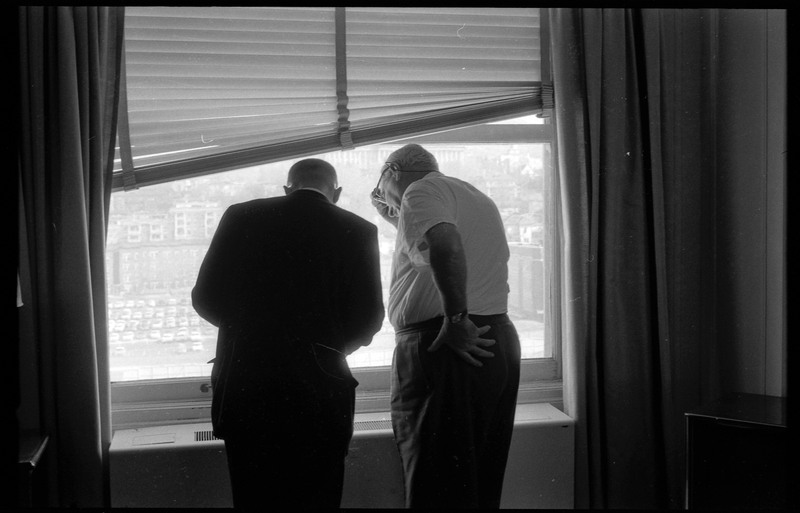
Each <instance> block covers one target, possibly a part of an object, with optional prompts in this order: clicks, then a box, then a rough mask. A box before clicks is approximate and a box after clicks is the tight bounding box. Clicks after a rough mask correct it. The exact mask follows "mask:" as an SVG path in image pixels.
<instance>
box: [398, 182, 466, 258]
mask: <svg viewBox="0 0 800 513" xmlns="http://www.w3.org/2000/svg"><path fill="white" fill-rule="evenodd" d="M439 223H451V224H456V218H455V212H454V201H453V196H452V194H451V193H449V191H448V190H447V189H446V188H443V187H441V186H439V184H437V183H436V181H435V180H426V179H422V180H418V181H416V182H414V183H413V184H411V185H410V186H409V187H408V189H406V192H405V194H404V195H403V203H402V206H401V209H400V223H399V225H398V228H400V232H401V234H402V243H403V246H404V247H403V249H404V250H405V251H406V252H407V254H408V255H409V258H410V259H411V261H412V263H413V264H414V265H415V266H417V267H419V266H425V265H430V259H429V257H428V251H427V249H422V250H421V249H420V248H419V245H420V243H422V242H423V240H424V236H425V232H427V231H428V230H430V229H431V228H432V227H434V226H436V225H437V224H439Z"/></svg>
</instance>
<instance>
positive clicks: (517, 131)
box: [111, 119, 563, 429]
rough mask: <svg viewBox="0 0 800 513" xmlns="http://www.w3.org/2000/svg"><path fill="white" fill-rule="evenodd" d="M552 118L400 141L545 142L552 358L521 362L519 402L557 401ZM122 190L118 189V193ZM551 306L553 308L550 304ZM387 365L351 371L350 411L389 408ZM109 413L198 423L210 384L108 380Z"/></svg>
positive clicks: (205, 416)
mask: <svg viewBox="0 0 800 513" xmlns="http://www.w3.org/2000/svg"><path fill="white" fill-rule="evenodd" d="M554 133H555V129H554V123H553V120H552V119H546V120H545V123H544V124H539V125H512V124H485V125H479V126H474V127H467V128H460V129H455V130H451V131H447V132H440V133H438V134H432V135H426V136H418V137H410V138H406V139H402V142H416V143H419V144H436V143H454V142H458V143H472V144H492V143H494V144H536V143H545V144H550V154H551V158H550V162H549V165H550V169H549V172H548V173H546V174H545V176H546V177H547V178H546V181H545V188H546V194H547V198H546V204H547V205H548V207H547V213H548V215H549V216H550V217H549V222H546V223H545V226H547V230H548V235H549V237H550V244H549V254H548V258H546V259H545V262H546V267H545V275H546V281H545V283H546V293H547V294H549V297H550V301H549V304H550V305H551V308H550V311H549V312H546V315H547V316H548V321H549V322H548V323H547V324H546V326H547V327H548V329H549V330H550V332H549V333H546V335H545V339H546V340H549V341H551V342H552V356H551V357H548V358H536V359H526V360H522V363H521V368H520V370H521V375H520V390H519V395H518V400H517V402H518V403H519V404H524V403H535V402H549V403H552V404H554V405H555V406H557V407H559V406H560V405H561V404H562V402H563V401H562V382H561V367H562V366H561V336H560V327H561V320H560V316H559V313H558V312H559V310H560V295H559V287H558V279H557V277H558V276H559V273H558V268H557V262H558V258H557V257H558V251H559V248H560V246H561V244H560V241H559V239H558V230H557V229H556V224H555V223H554V221H555V219H557V217H556V216H557V215H558V212H557V209H558V204H559V202H558V199H557V198H558V195H557V188H556V187H557V180H555V168H556V158H555V155H556V153H555V152H556V147H555V137H554V135H553V134H554ZM120 193H121V194H124V192H121V191H120ZM553 307H555V308H553ZM390 371H391V367H390V366H382V367H365V368H354V369H352V372H353V376H354V377H355V379H356V380H358V382H359V386H358V388H357V389H356V413H368V412H386V411H389V385H390ZM111 415H112V420H111V421H112V427H113V429H126V428H135V427H144V426H150V425H157V424H165V423H182V422H203V421H208V420H210V418H211V386H210V378H209V377H192V378H170V379H154V380H141V381H124V382H112V383H111Z"/></svg>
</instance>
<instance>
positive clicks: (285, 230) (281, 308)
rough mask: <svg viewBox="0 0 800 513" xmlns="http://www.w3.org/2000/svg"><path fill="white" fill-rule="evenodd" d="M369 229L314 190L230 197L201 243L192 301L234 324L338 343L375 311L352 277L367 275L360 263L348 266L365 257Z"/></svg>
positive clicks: (356, 333) (359, 331)
mask: <svg viewBox="0 0 800 513" xmlns="http://www.w3.org/2000/svg"><path fill="white" fill-rule="evenodd" d="M376 230H377V229H376V228H375V226H374V225H372V224H371V223H368V222H367V221H365V220H363V219H361V218H360V217H358V216H356V215H354V214H352V213H350V212H347V211H345V210H342V209H341V208H339V207H337V206H335V205H333V204H332V203H330V202H329V201H327V199H325V197H324V196H322V195H321V194H318V193H316V192H314V191H297V192H295V193H293V194H291V195H289V196H284V197H276V198H266V199H257V200H252V201H249V202H245V203H240V204H237V205H233V206H232V207H230V209H229V210H228V211H227V212H226V213H225V216H224V217H223V221H222V222H221V223H220V228H219V229H218V234H217V235H215V238H217V237H219V238H220V241H219V243H217V244H212V246H217V247H212V249H210V250H209V253H211V251H212V250H213V251H216V252H217V254H212V255H207V257H206V260H205V261H204V263H203V267H201V270H200V276H199V278H198V285H197V287H196V290H195V292H194V295H193V297H194V299H195V303H196V307H198V308H208V309H209V310H212V311H213V312H215V313H218V315H219V317H220V318H221V321H222V323H224V324H226V325H227V326H229V327H230V328H233V329H236V330H237V331H239V330H244V331H246V332H248V333H251V334H256V333H259V332H262V333H263V331H264V330H268V331H269V332H270V333H271V334H272V336H273V338H280V339H283V340H287V339H301V340H304V341H306V342H309V341H317V342H320V343H325V344H326V345H329V346H331V347H335V348H337V349H340V350H341V349H343V348H344V344H346V343H348V342H350V341H352V340H353V339H354V338H359V337H363V336H371V334H372V333H370V334H369V335H366V333H365V332H367V331H369V330H370V328H371V326H366V327H365V326H364V325H363V320H364V318H371V317H372V316H373V315H374V314H375V311H376V310H377V308H376V305H375V304H376V301H375V300H376V298H375V297H374V294H373V295H368V296H367V297H363V290H361V289H360V283H359V281H366V280H367V279H370V278H372V276H369V272H370V270H368V269H366V270H361V272H356V273H355V275H354V272H355V271H357V269H353V266H354V263H360V262H363V261H364V259H369V258H370V255H364V253H365V252H369V251H370V250H371V249H372V248H371V247H370V244H369V243H368V242H369V240H370V237H372V238H374V237H375V233H376ZM372 257H373V259H377V255H372ZM365 275H366V276H365ZM355 291H358V293H359V294H358V295H354V294H355ZM377 299H378V300H380V298H377ZM374 317H376V318H377V315H374ZM373 324H377V325H376V326H374V327H375V328H376V329H375V331H377V329H379V328H380V323H379V322H377V323H373ZM373 333H374V332H373Z"/></svg>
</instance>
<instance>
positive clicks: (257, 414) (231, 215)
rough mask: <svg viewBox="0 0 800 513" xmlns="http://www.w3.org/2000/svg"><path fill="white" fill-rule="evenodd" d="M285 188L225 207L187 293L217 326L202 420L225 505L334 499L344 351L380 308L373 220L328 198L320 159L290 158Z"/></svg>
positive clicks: (350, 397)
mask: <svg viewBox="0 0 800 513" xmlns="http://www.w3.org/2000/svg"><path fill="white" fill-rule="evenodd" d="M284 190H285V192H286V196H282V197H275V198H265V199H256V200H252V201H248V202H244V203H239V204H236V205H232V206H231V207H230V208H228V210H227V211H226V212H225V214H224V215H223V217H222V219H221V220H220V224H219V227H218V228H217V231H216V233H215V234H214V238H213V240H212V241H211V246H210V247H209V249H208V253H207V254H206V256H205V259H204V260H203V264H202V266H201V267H200V272H199V276H198V278H197V284H196V285H195V287H194V290H193V291H192V302H193V305H194V308H195V310H197V312H198V313H199V314H200V315H201V316H202V317H203V318H204V319H206V320H207V321H209V322H210V323H212V324H214V325H215V326H218V327H219V336H218V339H217V350H216V358H215V360H214V367H213V369H212V373H211V382H212V389H213V401H212V412H211V415H212V424H213V428H214V433H215V435H216V436H218V437H220V438H222V439H224V440H225V449H226V452H227V456H228V466H229V470H230V477H231V487H232V491H233V502H234V506H236V507H239V506H262V507H263V506H276V507H279V506H281V505H283V506H287V507H339V504H340V502H341V497H342V484H343V477H344V458H345V456H346V455H347V450H348V446H349V443H350V439H351V437H352V434H353V414H354V405H355V387H356V386H357V384H358V383H357V382H356V380H355V379H354V378H353V376H352V374H351V373H350V369H349V367H348V365H347V361H346V360H345V356H346V355H348V354H350V353H352V352H353V351H355V350H356V349H358V348H359V347H361V346H365V345H367V344H369V343H370V342H371V341H372V337H373V335H374V334H375V333H376V332H377V331H378V330H379V329H380V327H381V323H382V321H383V316H384V307H383V300H382V296H381V281H380V271H379V254H378V237H377V228H376V226H375V225H373V224H372V223H369V222H367V221H365V220H364V219H362V218H360V217H358V216H357V215H355V214H353V213H351V212H347V211H345V210H343V209H341V208H339V207H338V206H336V205H335V203H336V201H337V200H338V199H339V194H340V193H341V188H337V178H336V171H335V169H334V168H333V166H331V165H330V164H328V163H327V162H325V161H324V160H319V159H305V160H301V161H299V162H297V163H296V164H295V165H293V166H292V167H291V169H290V170H289V175H288V178H287V185H286V186H285V187H284Z"/></svg>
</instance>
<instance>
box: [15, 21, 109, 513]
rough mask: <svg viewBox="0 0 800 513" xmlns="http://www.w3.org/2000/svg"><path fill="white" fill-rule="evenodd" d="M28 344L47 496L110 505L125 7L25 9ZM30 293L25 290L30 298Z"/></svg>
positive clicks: (24, 338) (23, 217)
mask: <svg viewBox="0 0 800 513" xmlns="http://www.w3.org/2000/svg"><path fill="white" fill-rule="evenodd" d="M18 9H19V10H18V13H19V45H20V60H19V63H18V65H19V70H20V75H19V77H20V82H19V92H20V93H19V94H20V99H21V101H20V107H19V109H20V125H19V128H20V164H19V183H20V198H19V201H20V202H21V208H20V212H21V214H20V219H19V222H20V233H21V234H22V235H21V240H20V249H21V251H22V253H23V258H24V259H25V262H24V264H22V265H21V266H20V268H21V275H20V279H21V281H22V282H23V283H22V292H23V298H22V299H23V303H24V305H23V306H22V307H20V309H19V310H20V325H21V326H28V327H30V329H27V330H26V329H21V333H20V343H21V344H30V345H34V346H35V347H36V348H37V352H38V354H39V362H38V368H37V369H36V372H37V374H38V388H39V398H38V400H39V417H40V428H41V431H42V433H43V434H44V435H47V436H49V439H50V442H49V444H48V446H47V448H46V452H45V458H46V462H47V469H48V471H49V472H48V485H49V486H48V489H49V491H50V500H49V501H50V502H52V504H50V505H54V506H60V507H103V506H108V492H107V475H108V473H107V469H106V463H107V462H106V459H107V458H106V455H107V451H108V446H109V444H110V440H111V426H110V400H109V379H108V353H107V342H106V338H107V327H106V300H105V294H106V288H105V267H104V258H105V257H104V248H105V235H106V220H107V217H108V203H109V199H110V193H111V173H112V169H113V156H114V141H115V130H116V105H117V101H118V94H119V72H120V56H121V49H122V30H123V8H119V7H67V6H52V7H51V6H48V7H42V6H20V7H19V8H18ZM26 296H27V297H26Z"/></svg>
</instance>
